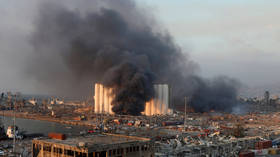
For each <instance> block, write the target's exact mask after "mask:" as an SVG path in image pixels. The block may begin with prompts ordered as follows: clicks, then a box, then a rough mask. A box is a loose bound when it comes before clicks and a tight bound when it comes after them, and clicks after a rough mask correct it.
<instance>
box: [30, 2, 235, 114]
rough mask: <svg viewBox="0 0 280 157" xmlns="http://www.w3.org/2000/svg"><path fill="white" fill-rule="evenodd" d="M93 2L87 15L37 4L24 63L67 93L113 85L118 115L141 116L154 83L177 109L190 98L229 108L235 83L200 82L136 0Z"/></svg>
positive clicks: (206, 106)
mask: <svg viewBox="0 0 280 157" xmlns="http://www.w3.org/2000/svg"><path fill="white" fill-rule="evenodd" d="M94 4H95V5H94V7H93V8H92V9H86V10H83V8H79V9H78V10H77V9H74V10H73V9H70V8H67V7H66V6H64V5H62V4H58V3H43V4H42V5H41V7H40V9H39V10H40V11H39V15H38V18H37V19H36V20H35V30H34V33H33V35H32V40H31V41H32V44H33V46H34V49H35V52H34V55H33V56H32V57H30V58H31V59H32V62H30V64H29V66H28V69H29V73H30V74H31V75H32V76H33V77H35V78H36V79H37V80H39V81H40V82H42V83H43V84H44V85H46V86H48V87H52V88H54V89H56V90H58V91H59V89H61V91H68V92H69V91H71V92H72V93H79V92H80V91H87V90H85V89H86V88H85V87H86V86H87V85H88V84H90V83H92V82H93V81H95V82H101V83H103V84H105V85H106V86H108V87H114V88H115V89H118V90H114V94H115V95H116V98H115V100H114V101H113V103H114V107H113V111H114V112H116V113H118V114H132V115H139V114H140V113H141V112H142V111H143V110H144V104H145V102H146V101H148V100H150V99H151V98H152V97H153V96H154V91H153V83H168V84H170V85H171V86H172V88H173V93H174V98H175V103H176V104H177V105H181V104H183V102H182V101H183V97H184V96H192V98H193V99H192V105H193V107H194V108H195V109H196V110H197V111H208V110H210V109H215V110H227V109H225V108H228V107H231V106H232V105H233V104H234V100H235V96H236V83H235V81H231V79H228V78H225V77H223V78H219V79H216V80H213V81H205V80H204V79H202V78H200V77H198V76H197V74H196V71H197V69H198V66H197V65H196V64H195V63H194V62H192V61H191V60H190V59H189V57H188V56H187V55H186V54H183V53H182V51H181V49H180V48H179V47H178V46H177V45H176V44H175V43H174V42H173V39H172V37H171V36H170V35H169V33H168V32H167V31H164V30H163V29H162V28H161V27H159V26H158V25H157V24H156V23H155V20H154V19H153V18H151V17H149V16H147V15H145V14H144V13H143V11H142V10H141V9H140V8H139V7H138V6H137V5H136V4H135V3H134V1H130V0H106V1H97V0H96V1H94ZM71 92H70V93H71ZM81 93H82V92H81ZM228 104H230V105H228Z"/></svg>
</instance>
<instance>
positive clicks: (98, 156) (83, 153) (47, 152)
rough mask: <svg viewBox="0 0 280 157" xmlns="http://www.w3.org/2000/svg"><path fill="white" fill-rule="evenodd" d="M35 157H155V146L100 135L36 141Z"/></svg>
mask: <svg viewBox="0 0 280 157" xmlns="http://www.w3.org/2000/svg"><path fill="white" fill-rule="evenodd" d="M32 156H33V157H53V156H55V157H154V144H153V142H152V141H151V140H150V139H148V138H140V137H132V136H124V135H116V134H99V135H89V136H81V137H71V138H67V139H66V140H58V139H50V138H43V139H34V140H33V141H32Z"/></svg>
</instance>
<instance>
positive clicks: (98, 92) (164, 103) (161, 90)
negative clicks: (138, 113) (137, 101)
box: [94, 83, 173, 116]
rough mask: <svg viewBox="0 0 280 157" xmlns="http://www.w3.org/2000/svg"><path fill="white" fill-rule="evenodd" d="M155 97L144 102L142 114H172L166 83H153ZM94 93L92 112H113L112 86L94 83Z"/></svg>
mask: <svg viewBox="0 0 280 157" xmlns="http://www.w3.org/2000/svg"><path fill="white" fill-rule="evenodd" d="M154 89H155V97H154V98H153V99H152V100H150V101H149V102H146V105H145V111H144V112H142V114H144V115H147V116H150V115H157V114H159V115H160V114H162V115H164V114H172V112H173V111H172V110H171V109H169V108H168V106H169V88H168V85H167V84H156V85H154ZM94 93H95V95H94V102H95V103H94V104H95V106H94V112H95V113H105V114H114V112H113V111H112V100H113V99H114V95H113V94H112V88H107V87H104V86H103V85H102V84H98V83H97V84H95V92H94Z"/></svg>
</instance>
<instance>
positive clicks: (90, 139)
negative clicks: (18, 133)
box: [33, 134, 150, 148]
mask: <svg viewBox="0 0 280 157" xmlns="http://www.w3.org/2000/svg"><path fill="white" fill-rule="evenodd" d="M33 141H34V142H39V143H45V144H46V143H48V144H56V145H64V146H70V147H77V146H78V144H79V142H84V143H86V145H87V147H88V148H89V147H96V146H98V147H99V146H102V145H103V146H104V145H108V146H109V145H116V144H130V143H142V142H143V143H145V142H149V141H150V139H148V138H142V137H134V136H124V135H117V134H98V135H88V136H79V137H68V138H66V139H65V140H58V139H50V138H42V139H35V140H33Z"/></svg>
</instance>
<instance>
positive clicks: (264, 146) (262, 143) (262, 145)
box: [255, 140, 272, 149]
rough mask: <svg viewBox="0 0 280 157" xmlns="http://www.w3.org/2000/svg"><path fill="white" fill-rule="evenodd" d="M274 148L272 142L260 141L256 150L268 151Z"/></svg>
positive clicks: (256, 145)
mask: <svg viewBox="0 0 280 157" xmlns="http://www.w3.org/2000/svg"><path fill="white" fill-rule="evenodd" d="M271 147H272V141H270V140H267V141H259V142H257V143H256V144H255V149H267V148H271Z"/></svg>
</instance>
